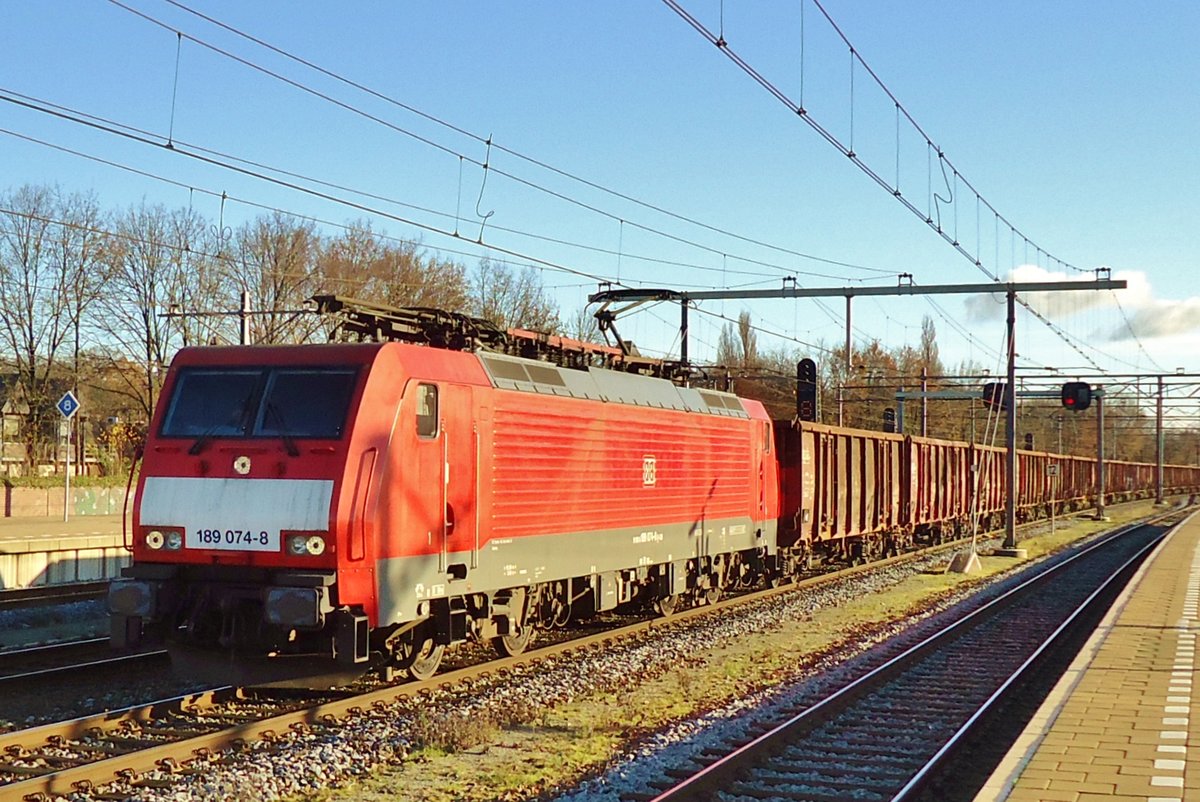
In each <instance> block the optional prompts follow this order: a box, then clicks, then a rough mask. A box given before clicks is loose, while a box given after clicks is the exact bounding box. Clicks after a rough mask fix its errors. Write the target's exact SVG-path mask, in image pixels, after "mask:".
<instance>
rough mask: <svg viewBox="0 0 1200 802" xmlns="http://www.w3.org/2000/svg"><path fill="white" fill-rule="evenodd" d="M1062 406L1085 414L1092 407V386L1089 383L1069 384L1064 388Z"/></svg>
mask: <svg viewBox="0 0 1200 802" xmlns="http://www.w3.org/2000/svg"><path fill="white" fill-rule="evenodd" d="M1062 405H1063V406H1064V407H1066V408H1067V409H1069V410H1072V411H1074V412H1083V411H1084V410H1085V409H1087V408H1088V407H1090V406H1091V405H1092V386H1091V385H1090V384H1088V383H1087V382H1067V383H1066V384H1064V385H1063V386H1062Z"/></svg>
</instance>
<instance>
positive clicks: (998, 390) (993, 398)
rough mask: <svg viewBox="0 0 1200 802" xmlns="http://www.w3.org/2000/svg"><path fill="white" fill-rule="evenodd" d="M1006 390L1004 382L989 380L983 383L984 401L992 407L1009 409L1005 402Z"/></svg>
mask: <svg viewBox="0 0 1200 802" xmlns="http://www.w3.org/2000/svg"><path fill="white" fill-rule="evenodd" d="M1004 390H1005V384H1004V382H988V383H987V384H985V385H983V403H985V404H987V405H988V406H989V407H991V408H992V409H1008V405H1007V404H1006V403H1004V399H1005V395H1006V394H1005V392H1004Z"/></svg>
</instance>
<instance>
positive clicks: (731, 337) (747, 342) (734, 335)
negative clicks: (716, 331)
mask: <svg viewBox="0 0 1200 802" xmlns="http://www.w3.org/2000/svg"><path fill="white" fill-rule="evenodd" d="M717 362H718V363H720V364H722V365H726V366H729V367H740V368H753V367H756V366H757V365H758V364H759V358H758V333H757V332H756V331H755V330H754V325H753V323H752V322H751V319H750V313H749V312H745V311H743V312H741V313H740V314H739V315H738V321H737V326H736V327H735V326H734V325H733V324H732V323H726V324H725V325H724V326H723V327H722V328H721V337H720V339H719V340H717Z"/></svg>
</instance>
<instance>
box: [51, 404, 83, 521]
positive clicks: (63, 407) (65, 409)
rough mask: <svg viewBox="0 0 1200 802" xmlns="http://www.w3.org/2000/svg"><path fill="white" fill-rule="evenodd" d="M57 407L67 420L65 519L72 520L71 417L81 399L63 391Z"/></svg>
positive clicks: (64, 488)
mask: <svg viewBox="0 0 1200 802" xmlns="http://www.w3.org/2000/svg"><path fill="white" fill-rule="evenodd" d="M54 407H55V409H57V410H58V411H59V413H60V414H61V415H62V416H63V418H64V419H65V420H66V421H67V470H66V481H65V482H64V483H63V521H64V522H65V521H69V520H71V418H73V417H75V413H76V412H78V411H79V399H77V398H76V397H75V394H74V393H73V392H71V391H70V390H67V391H66V392H65V393H63V397H62V398H60V399H58V403H57V404H55V405H54Z"/></svg>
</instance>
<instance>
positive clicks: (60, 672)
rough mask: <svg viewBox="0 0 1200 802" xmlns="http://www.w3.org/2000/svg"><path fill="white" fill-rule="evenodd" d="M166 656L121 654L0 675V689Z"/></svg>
mask: <svg viewBox="0 0 1200 802" xmlns="http://www.w3.org/2000/svg"><path fill="white" fill-rule="evenodd" d="M166 656H167V652H166V650H165V649H157V650H154V651H149V652H136V653H134V654H121V655H116V656H114V657H101V658H98V659H95V660H88V661H86V662H83V663H71V664H69V665H62V666H48V667H46V668H35V669H31V670H29V671H22V672H20V673H14V674H0V688H3V687H4V686H6V685H10V686H11V685H14V684H17V683H19V682H29V681H30V680H37V681H41V680H47V679H51V678H61V677H66V676H70V675H71V674H75V673H78V672H80V671H85V670H88V669H100V668H115V667H118V666H122V665H125V664H129V663H145V662H148V661H151V660H161V659H162V658H164V657H166Z"/></svg>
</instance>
